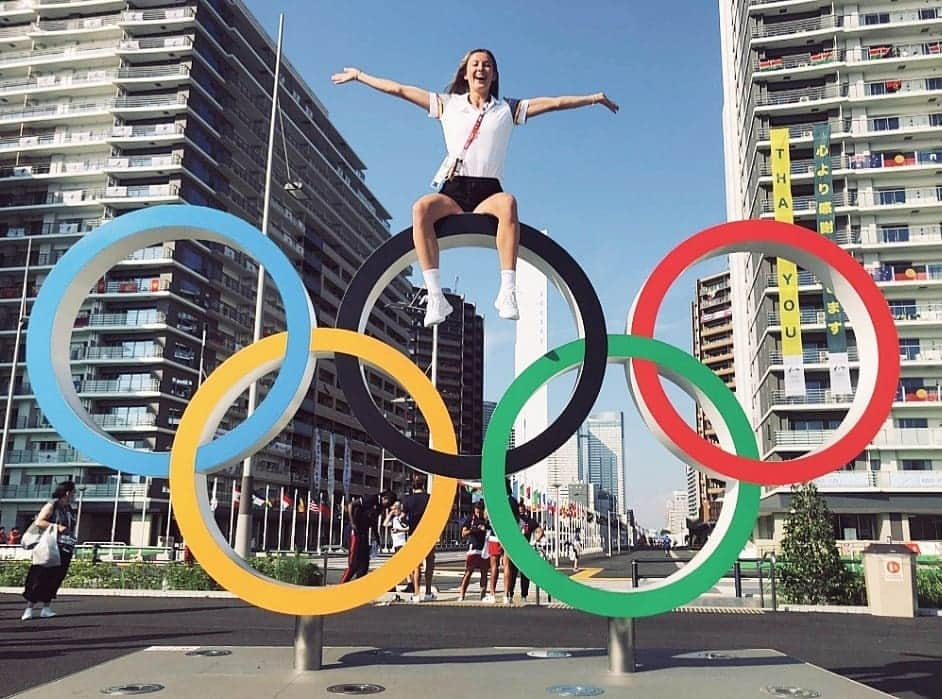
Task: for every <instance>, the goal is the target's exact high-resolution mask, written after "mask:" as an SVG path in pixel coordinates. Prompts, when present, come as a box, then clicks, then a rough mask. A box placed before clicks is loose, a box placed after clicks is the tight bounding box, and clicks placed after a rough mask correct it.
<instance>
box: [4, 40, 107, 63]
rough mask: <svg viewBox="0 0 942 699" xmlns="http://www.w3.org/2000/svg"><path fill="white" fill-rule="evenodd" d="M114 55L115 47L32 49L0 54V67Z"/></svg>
mask: <svg viewBox="0 0 942 699" xmlns="http://www.w3.org/2000/svg"><path fill="white" fill-rule="evenodd" d="M113 53H114V46H113V45H107V44H105V45H99V46H83V47H81V48H79V47H68V48H64V49H63V48H54V49H31V50H27V51H4V52H3V53H2V54H0V66H4V65H7V64H9V63H24V62H33V63H35V62H37V61H39V60H41V59H53V60H60V59H70V60H81V59H83V58H97V57H98V56H109V55H111V54H113Z"/></svg>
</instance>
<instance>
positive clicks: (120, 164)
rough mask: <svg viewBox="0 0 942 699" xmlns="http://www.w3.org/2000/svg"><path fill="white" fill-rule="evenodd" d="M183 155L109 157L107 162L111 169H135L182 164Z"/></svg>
mask: <svg viewBox="0 0 942 699" xmlns="http://www.w3.org/2000/svg"><path fill="white" fill-rule="evenodd" d="M182 163H183V157H182V156H180V155H179V154H174V155H146V156H132V157H122V158H109V159H108V162H107V164H106V166H107V168H108V169H109V170H133V169H136V168H161V167H171V166H173V165H180V164H182Z"/></svg>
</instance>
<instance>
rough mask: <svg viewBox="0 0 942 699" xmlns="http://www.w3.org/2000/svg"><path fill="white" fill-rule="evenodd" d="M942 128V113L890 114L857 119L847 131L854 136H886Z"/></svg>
mask: <svg viewBox="0 0 942 699" xmlns="http://www.w3.org/2000/svg"><path fill="white" fill-rule="evenodd" d="M939 126H942V113H939V112H930V113H925V114H888V115H886V116H878V117H873V116H871V117H856V118H854V119H853V124H852V125H851V127H849V128H848V129H847V130H848V131H851V130H852V132H853V133H854V134H885V133H896V132H907V131H918V130H922V129H931V128H934V127H939Z"/></svg>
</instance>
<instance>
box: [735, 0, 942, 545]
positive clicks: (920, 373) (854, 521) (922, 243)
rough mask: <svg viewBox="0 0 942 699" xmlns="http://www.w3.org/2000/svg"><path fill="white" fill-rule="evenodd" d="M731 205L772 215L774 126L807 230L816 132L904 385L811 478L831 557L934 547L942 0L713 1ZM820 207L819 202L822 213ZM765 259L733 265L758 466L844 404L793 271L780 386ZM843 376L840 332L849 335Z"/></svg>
mask: <svg viewBox="0 0 942 699" xmlns="http://www.w3.org/2000/svg"><path fill="white" fill-rule="evenodd" d="M720 25H721V35H722V60H723V89H724V113H723V122H724V135H725V161H726V185H727V187H726V188H727V214H728V217H729V218H730V219H731V220H736V219H744V218H768V219H771V218H773V200H772V186H773V182H772V179H773V178H772V171H771V162H772V159H771V156H772V153H771V141H770V136H771V134H770V131H771V130H772V129H783V128H784V129H787V130H788V134H789V153H790V160H791V163H790V168H791V172H790V177H791V191H792V195H793V213H794V220H795V223H796V224H798V225H801V226H805V227H808V228H810V229H812V230H817V221H816V215H817V213H818V209H817V205H816V201H815V196H814V190H813V184H814V177H815V168H814V162H813V157H814V154H813V152H812V142H813V137H814V130H815V127H816V126H820V125H824V124H827V125H829V126H830V140H829V153H828V152H827V151H825V152H824V156H823V157H824V158H825V164H827V158H828V156H829V158H830V167H829V169H830V172H831V175H832V177H833V196H832V204H831V206H832V210H833V213H834V226H833V229H834V230H833V239H834V240H835V242H837V243H838V244H840V245H841V246H842V247H843V248H844V249H845V250H847V251H848V252H849V253H850V254H852V255H853V256H854V257H855V258H856V259H857V260H859V262H860V264H861V265H862V266H863V267H864V268H865V269H867V270H868V271H869V272H870V274H871V276H872V278H873V279H874V281H875V282H876V283H877V285H878V286H879V287H880V288H881V289H882V291H883V292H884V294H885V296H886V299H887V301H888V303H889V306H890V308H891V310H892V313H893V315H894V316H895V318H896V320H897V329H898V332H899V338H900V362H901V366H902V378H901V381H900V386H899V392H898V394H897V399H896V402H895V403H894V405H893V410H892V414H891V415H890V417H889V418H888V419H887V421H886V424H885V426H884V428H883V429H882V430H881V431H880V433H879V434H878V435H877V437H876V438H875V440H874V441H873V442H872V443H871V444H870V446H869V447H868V448H867V449H866V450H865V451H864V452H863V453H861V454H859V455H858V456H857V457H856V458H855V459H854V460H853V461H851V462H849V463H847V464H841V465H840V469H839V470H838V471H836V472H835V473H832V474H829V475H827V476H824V477H822V478H819V479H817V481H816V482H817V485H818V487H819V489H820V491H821V492H822V494H824V495H825V497H826V498H827V501H828V504H829V506H830V508H831V510H832V512H833V513H834V514H835V522H834V528H835V533H836V535H837V538H838V541H839V543H840V545H841V546H842V547H843V549H844V551H845V552H850V551H853V550H857V549H859V548H861V547H862V546H864V545H865V544H866V542H868V541H875V540H879V541H886V540H893V541H915V542H918V543H919V545H920V547H921V550H923V551H924V552H939V543H938V542H939V541H940V540H942V388H940V384H942V226H940V223H942V168H940V167H939V162H940V161H942V104H940V99H942V3H940V2H938V0H898V1H894V0H868V1H866V2H844V1H843V0H833V1H827V2H825V1H819V0H722V1H721V2H720ZM822 213H823V212H822ZM776 271H777V269H776V261H775V260H774V259H771V258H768V257H762V256H759V255H749V254H736V255H733V256H732V257H731V263H730V272H731V278H730V284H731V291H732V299H733V301H732V309H733V334H734V337H735V345H734V347H735V376H736V386H737V391H738V395H739V396H740V400H741V401H742V403H743V404H744V406H745V407H746V408H747V412H748V413H749V414H750V417H751V419H752V421H753V424H754V425H755V427H756V435H757V438H758V440H759V445H760V450H761V452H762V455H763V457H764V458H766V459H769V460H772V461H775V460H785V459H791V458H794V457H797V456H799V455H801V454H804V453H807V452H808V451H810V450H813V449H816V448H818V447H820V446H821V445H823V444H825V443H828V442H830V441H831V440H832V439H833V430H834V429H835V428H836V427H837V426H838V424H839V423H840V422H841V420H842V418H843V416H844V414H845V413H846V408H847V404H848V402H849V400H850V397H849V396H848V395H846V394H844V393H841V392H838V391H834V390H832V387H831V385H830V381H829V374H828V366H827V362H828V350H827V339H826V325H825V311H826V309H825V305H824V304H825V296H824V294H825V292H824V290H823V289H822V286H821V285H820V284H819V283H818V281H817V280H816V279H815V278H814V277H812V276H811V275H810V274H808V273H807V272H804V271H802V272H801V274H800V277H799V290H798V291H799V307H800V319H801V333H802V340H803V355H802V361H803V367H804V373H805V391H804V395H801V396H795V395H786V391H785V390H784V389H785V384H784V364H783V357H782V349H783V346H782V322H781V318H780V317H779V311H778V298H779V296H778V288H777V282H776ZM846 331H847V342H848V353H849V360H850V373H851V379H852V382H853V383H856V377H857V370H858V364H857V348H856V345H855V341H854V336H853V328H852V326H850V325H849V324H848V325H847V327H846ZM789 499H790V495H789V491H788V489H785V488H772V489H766V490H765V491H764V493H763V497H762V505H761V517H760V520H759V523H758V526H757V530H756V539H757V544H758V546H759V548H760V550H761V549H762V548H763V547H769V546H774V545H777V543H778V542H779V541H780V539H781V535H782V530H783V523H784V520H785V517H786V515H787V512H788V508H789Z"/></svg>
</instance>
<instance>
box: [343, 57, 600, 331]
mask: <svg viewBox="0 0 942 699" xmlns="http://www.w3.org/2000/svg"><path fill="white" fill-rule="evenodd" d="M499 77H500V76H499V74H498V70H497V59H495V58H494V54H493V53H491V52H490V51H488V50H487V49H474V50H472V51H469V52H468V53H467V54H465V56H464V58H462V59H461V63H460V64H459V65H458V69H457V71H456V72H455V75H454V77H453V78H452V81H451V83H450V84H449V85H448V87H447V88H446V89H445V92H444V93H435V92H430V91H428V90H424V89H421V88H418V87H412V86H409V85H400V84H399V83H397V82H395V81H393V80H386V79H384V78H377V77H374V76H372V75H367V74H366V73H365V72H363V71H361V70H360V69H358V68H344V69H343V71H342V72H340V73H336V74H335V75H333V76H332V77H331V79H332V80H333V82H334V83H335V84H337V85H342V84H343V83H347V82H361V83H363V84H364V85H368V86H369V87H371V88H373V89H374V90H379V91H380V92H384V93H386V94H388V95H393V96H396V97H401V98H402V99H404V100H407V101H408V102H411V103H412V104H415V105H416V106H418V107H420V108H421V109H423V110H425V111H426V112H428V115H429V116H430V117H431V118H433V119H438V120H440V121H441V124H442V130H443V132H444V136H445V144H446V147H447V150H448V155H447V157H446V158H445V160H444V162H443V163H442V165H441V167H440V168H439V170H438V172H437V173H436V175H435V177H434V178H433V181H432V188H433V189H435V190H438V191H437V193H435V194H427V195H425V196H423V197H421V198H420V199H419V200H418V201H417V202H416V203H415V205H414V206H413V207H412V236H413V240H414V241H415V248H416V253H417V254H418V259H419V265H420V266H421V268H422V276H423V277H424V279H425V285H426V288H427V290H428V296H427V297H426V304H427V305H426V310H425V319H424V321H423V323H424V325H425V327H430V326H432V325H437V324H439V323H441V322H442V321H443V320H445V318H447V317H448V314H449V313H451V311H452V308H451V305H450V304H449V303H448V301H447V300H446V299H445V295H444V293H443V291H442V286H441V276H440V272H439V268H438V259H439V248H438V240H437V238H436V235H435V222H436V221H438V220H439V219H441V218H444V217H445V216H450V215H452V214H460V213H462V212H474V213H480V214H490V215H491V216H494V217H495V218H496V219H497V250H498V256H499V258H500V270H501V272H500V276H501V283H500V291H499V293H498V295H497V300H496V301H495V302H494V306H495V307H496V308H497V311H498V315H499V316H500V317H501V318H505V319H508V320H517V318H519V312H518V308H517V296H516V269H517V248H518V243H519V240H520V222H519V218H518V217H517V200H516V199H515V198H514V196H513V195H512V194H509V193H508V192H505V191H503V189H502V187H501V184H500V178H501V176H502V175H503V171H504V161H505V160H506V157H507V147H508V145H509V144H510V135H511V133H512V132H513V130H514V126H515V125H520V124H524V123H526V121H527V119H532V118H533V117H535V116H538V115H540V114H545V113H547V112H553V111H557V110H562V109H574V108H576V107H587V106H590V105H594V104H601V105H603V106H604V107H606V108H608V109H609V110H611V111H612V112H617V111H618V105H617V104H615V103H614V102H612V101H611V100H610V99H609V98H608V97H606V96H605V94H604V93H602V92H598V93H596V94H593V95H584V96H578V97H576V96H573V97H536V98H532V99H523V100H518V99H502V98H501V97H500V92H499V89H498V88H499V82H500V81H499Z"/></svg>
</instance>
